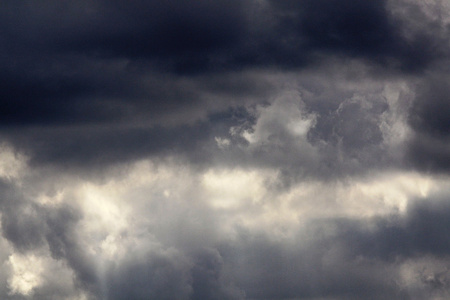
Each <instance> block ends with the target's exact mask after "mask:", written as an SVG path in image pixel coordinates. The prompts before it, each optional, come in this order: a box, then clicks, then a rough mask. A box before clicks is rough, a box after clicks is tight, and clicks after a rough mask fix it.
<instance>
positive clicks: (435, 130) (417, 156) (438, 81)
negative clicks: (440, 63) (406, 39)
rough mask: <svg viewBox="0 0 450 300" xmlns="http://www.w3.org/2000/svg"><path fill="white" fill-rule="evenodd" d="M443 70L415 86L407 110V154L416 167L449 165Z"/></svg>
mask: <svg viewBox="0 0 450 300" xmlns="http://www.w3.org/2000/svg"><path fill="white" fill-rule="evenodd" d="M447 79H448V78H447V76H446V75H445V74H441V73H438V74H433V75H432V76H430V77H429V78H426V79H424V80H423V82H421V83H420V84H419V85H418V86H417V88H416V96H415V98H414V101H413V103H412V106H411V108H410V110H409V123H410V125H411V127H412V129H413V130H414V134H413V136H412V138H411V140H410V145H409V146H410V147H409V157H410V160H411V163H412V164H414V165H415V166H417V167H418V168H419V169H423V170H427V171H439V172H446V171H448V169H449V167H450V151H449V149H450V148H449V145H450V122H449V118H448V116H449V113H450V101H449V100H450V98H449V92H450V90H449V88H448V80H447Z"/></svg>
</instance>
